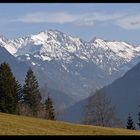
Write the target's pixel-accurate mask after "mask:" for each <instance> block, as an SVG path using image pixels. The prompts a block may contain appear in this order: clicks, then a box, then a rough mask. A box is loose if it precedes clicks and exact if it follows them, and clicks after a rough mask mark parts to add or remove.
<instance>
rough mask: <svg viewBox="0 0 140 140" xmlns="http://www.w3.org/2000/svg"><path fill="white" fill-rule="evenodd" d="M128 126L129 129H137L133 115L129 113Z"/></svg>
mask: <svg viewBox="0 0 140 140" xmlns="http://www.w3.org/2000/svg"><path fill="white" fill-rule="evenodd" d="M126 128H127V129H131V130H134V129H135V126H134V123H133V119H132V117H131V115H130V114H129V116H128V120H127V126H126Z"/></svg>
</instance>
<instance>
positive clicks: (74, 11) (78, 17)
mask: <svg viewBox="0 0 140 140" xmlns="http://www.w3.org/2000/svg"><path fill="white" fill-rule="evenodd" d="M49 29H57V30H60V31H62V32H64V33H66V34H68V35H72V36H77V37H81V38H82V39H84V40H86V41H90V40H92V39H93V38H94V37H99V38H103V39H107V40H118V41H126V42H128V43H130V44H133V45H138V44H140V4H139V3H127V4H126V3H124V4H123V3H120V4H117V3H114V4H113V3H112V4H111V3H109V4H107V3H89V4H88V3H83V4H82V3H79V4H78V3H77V4H76V3H65V4H62V3H55V4H54V3H51V4H50V3H43V4H39V3H34V4H25V3H23V4H13V3H11V4H10V3H9V4H2V3H1V4H0V34H1V35H4V36H6V37H7V38H17V37H22V36H26V35H30V34H34V33H38V32H40V31H45V30H49Z"/></svg>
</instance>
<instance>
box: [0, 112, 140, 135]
mask: <svg viewBox="0 0 140 140" xmlns="http://www.w3.org/2000/svg"><path fill="white" fill-rule="evenodd" d="M0 135H140V131H134V130H133V131H131V130H127V129H119V128H106V127H97V126H89V125H77V124H71V123H64V122H58V121H48V120H44V119H37V118H31V117H25V116H16V115H10V114H5V113H0Z"/></svg>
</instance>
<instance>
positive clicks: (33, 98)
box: [23, 68, 41, 116]
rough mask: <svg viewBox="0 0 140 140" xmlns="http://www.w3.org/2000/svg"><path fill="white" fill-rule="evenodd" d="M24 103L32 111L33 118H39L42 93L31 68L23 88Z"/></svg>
mask: <svg viewBox="0 0 140 140" xmlns="http://www.w3.org/2000/svg"><path fill="white" fill-rule="evenodd" d="M23 102H24V103H25V104H26V105H28V106H29V108H30V109H31V110H32V114H33V116H37V111H38V107H39V105H40V103H41V93H40V91H39V85H38V81H37V79H36V77H35V75H34V72H33V71H32V69H31V68H29V70H28V71H27V74H26V77H25V84H24V86H23Z"/></svg>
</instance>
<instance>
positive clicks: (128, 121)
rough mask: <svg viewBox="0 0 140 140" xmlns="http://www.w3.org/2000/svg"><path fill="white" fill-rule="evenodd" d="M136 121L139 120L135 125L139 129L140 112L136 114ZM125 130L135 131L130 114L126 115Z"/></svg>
mask: <svg viewBox="0 0 140 140" xmlns="http://www.w3.org/2000/svg"><path fill="white" fill-rule="evenodd" d="M139 107H140V106H139ZM138 120H139V122H138V123H137V125H138V126H139V127H140V112H139V113H138ZM126 128H127V129H131V130H135V129H136V128H135V124H134V122H133V118H132V116H131V115H130V114H129V115H128V119H127V125H126Z"/></svg>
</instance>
